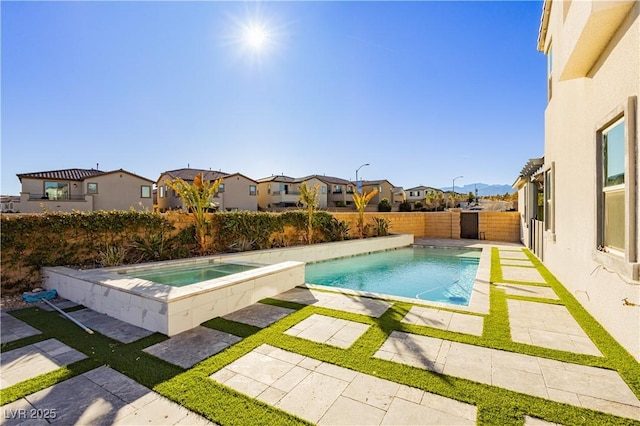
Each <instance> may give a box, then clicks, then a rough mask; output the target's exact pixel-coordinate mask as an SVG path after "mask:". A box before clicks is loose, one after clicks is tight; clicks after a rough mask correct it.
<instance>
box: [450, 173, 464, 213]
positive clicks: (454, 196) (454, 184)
mask: <svg viewBox="0 0 640 426" xmlns="http://www.w3.org/2000/svg"><path fill="white" fill-rule="evenodd" d="M463 177H464V176H458V177H454V178H453V186H452V188H451V199H452V200H453V207H455V206H456V179H461V178H463Z"/></svg>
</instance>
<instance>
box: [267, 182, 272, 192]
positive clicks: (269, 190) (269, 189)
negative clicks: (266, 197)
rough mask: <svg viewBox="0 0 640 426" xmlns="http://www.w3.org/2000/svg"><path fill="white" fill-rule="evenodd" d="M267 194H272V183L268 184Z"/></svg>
mask: <svg viewBox="0 0 640 426" xmlns="http://www.w3.org/2000/svg"><path fill="white" fill-rule="evenodd" d="M267 194H271V184H268V185H267Z"/></svg>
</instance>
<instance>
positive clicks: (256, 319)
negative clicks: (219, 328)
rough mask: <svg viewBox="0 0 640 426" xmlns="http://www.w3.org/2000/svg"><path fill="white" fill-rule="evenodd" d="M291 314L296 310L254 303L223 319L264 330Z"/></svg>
mask: <svg viewBox="0 0 640 426" xmlns="http://www.w3.org/2000/svg"><path fill="white" fill-rule="evenodd" d="M291 312H294V310H293V309H288V308H283V307H280V306H274V305H267V304H264V303H254V304H253V305H249V306H247V307H246V308H242V309H239V310H237V311H235V312H232V313H230V314H227V315H225V316H223V317H222V318H224V319H228V320H231V321H235V322H241V323H243V324H249V325H253V326H255V327H260V328H264V327H267V326H270V325H271V324H273V323H274V322H276V321H278V320H280V319H282V318H284V317H286V316H287V315H289V314H290V313H291Z"/></svg>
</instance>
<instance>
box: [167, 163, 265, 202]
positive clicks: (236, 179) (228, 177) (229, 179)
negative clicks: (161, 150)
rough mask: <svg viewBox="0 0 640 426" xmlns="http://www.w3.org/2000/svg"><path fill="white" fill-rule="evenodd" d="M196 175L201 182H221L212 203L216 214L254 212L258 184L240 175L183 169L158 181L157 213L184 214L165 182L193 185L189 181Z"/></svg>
mask: <svg viewBox="0 0 640 426" xmlns="http://www.w3.org/2000/svg"><path fill="white" fill-rule="evenodd" d="M199 173H202V178H203V179H204V180H205V181H207V180H209V181H215V180H218V179H222V183H221V184H220V187H219V188H218V193H217V194H216V195H215V197H214V198H213V200H212V201H213V203H214V205H215V206H216V207H217V208H218V210H220V211H235V210H249V211H255V210H258V182H256V181H255V180H253V179H251V178H248V177H247V176H245V175H243V174H240V173H231V174H229V173H225V172H221V171H212V170H202V169H192V168H185V169H176V170H169V171H166V172H164V173H162V174H161V175H160V177H159V178H158V181H157V186H158V193H157V208H158V211H161V212H164V211H167V210H175V209H183V210H184V209H185V208H186V207H185V205H184V202H183V201H182V198H180V196H179V195H178V194H177V193H176V192H175V191H174V190H172V189H171V188H169V186H168V185H167V181H172V180H173V179H176V178H180V179H182V180H184V181H185V182H187V183H193V180H194V179H195V177H196V176H197V175H198V174H199Z"/></svg>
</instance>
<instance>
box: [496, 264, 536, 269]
mask: <svg viewBox="0 0 640 426" xmlns="http://www.w3.org/2000/svg"><path fill="white" fill-rule="evenodd" d="M500 265H501V266H508V267H509V268H524V269H536V267H535V266H533V265H514V264H510V263H500Z"/></svg>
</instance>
